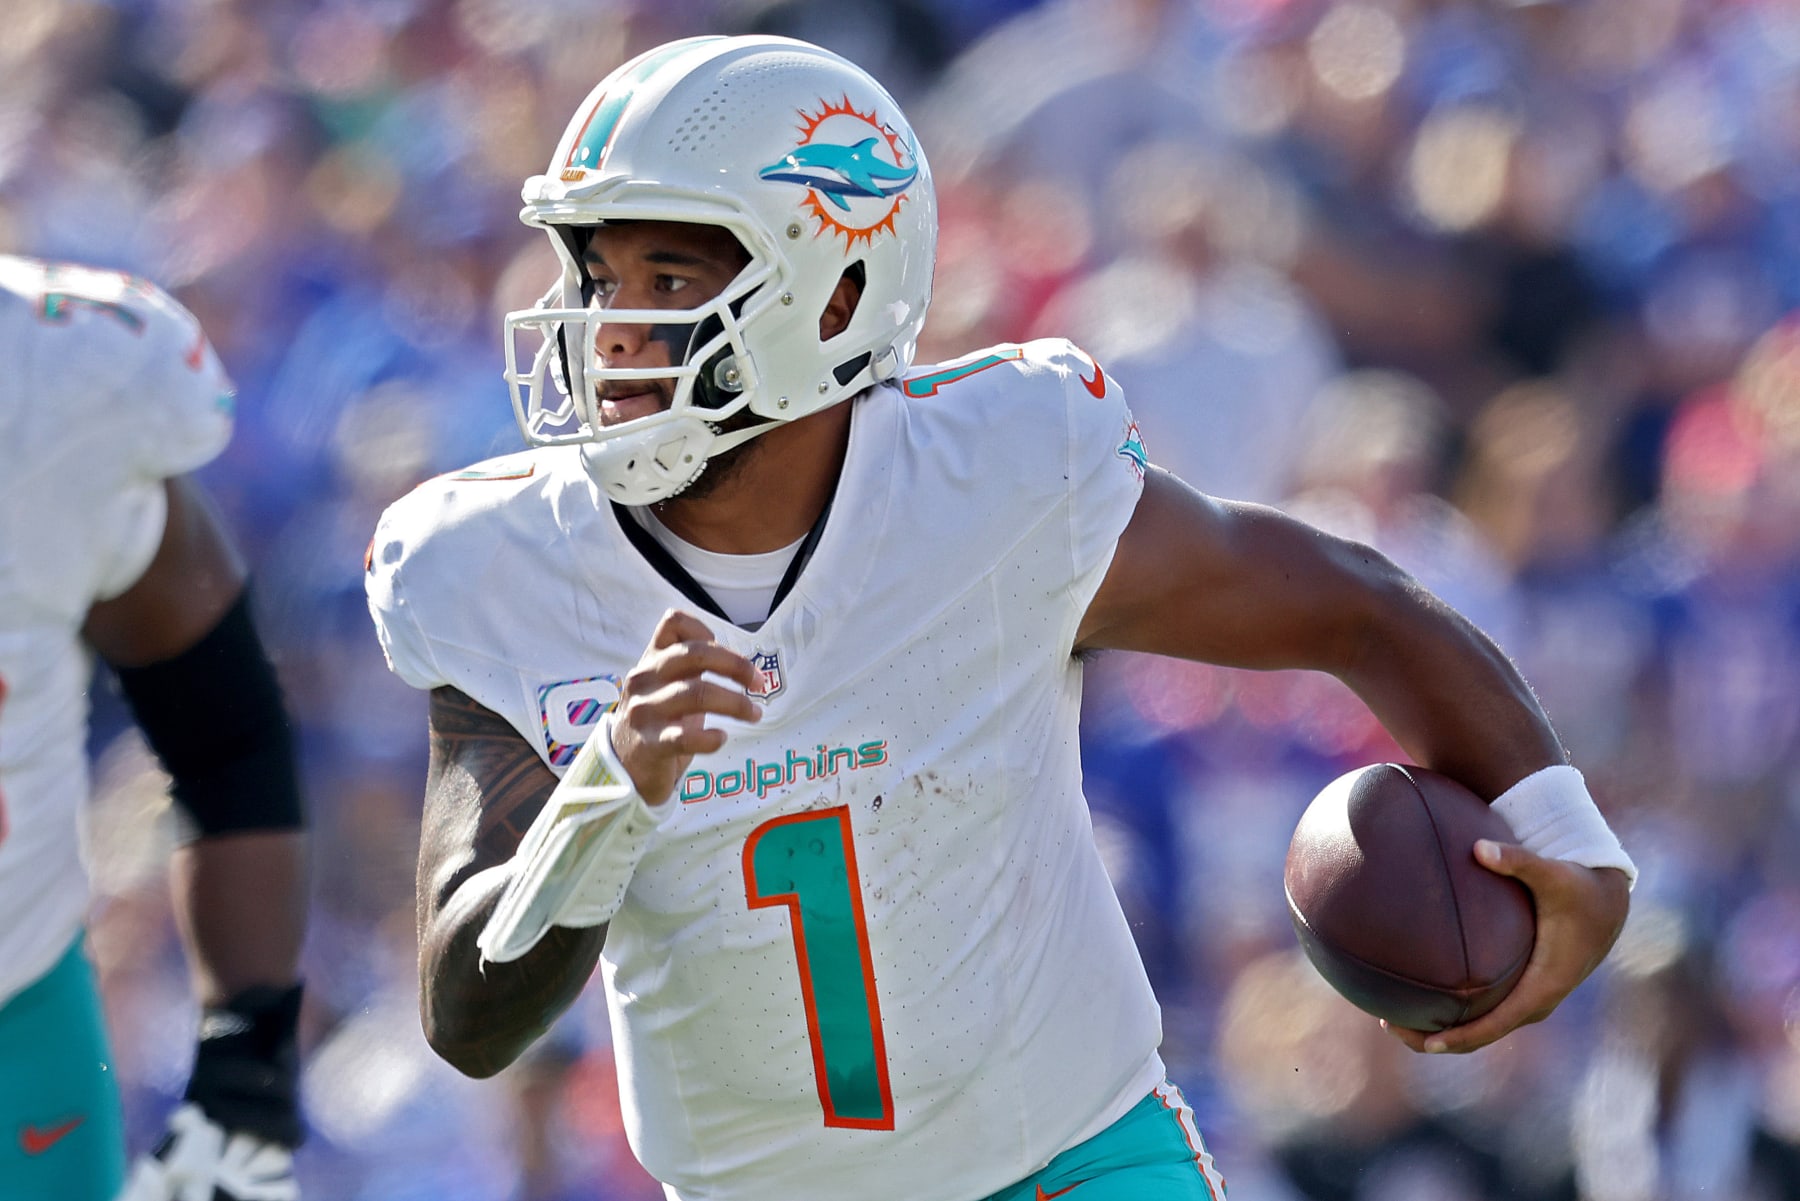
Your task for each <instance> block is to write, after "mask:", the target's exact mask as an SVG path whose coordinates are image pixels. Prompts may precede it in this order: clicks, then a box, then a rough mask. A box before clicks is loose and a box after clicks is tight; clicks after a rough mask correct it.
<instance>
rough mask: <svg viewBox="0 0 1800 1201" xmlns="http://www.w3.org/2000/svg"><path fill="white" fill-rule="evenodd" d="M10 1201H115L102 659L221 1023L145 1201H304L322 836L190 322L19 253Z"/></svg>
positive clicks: (8, 466) (3, 452) (1, 310)
mask: <svg viewBox="0 0 1800 1201" xmlns="http://www.w3.org/2000/svg"><path fill="white" fill-rule="evenodd" d="M0 360H3V361H4V362H5V364H6V369H5V371H4V372H0V492H3V493H4V497H5V501H4V505H0V514H4V521H5V525H4V530H3V532H0V689H3V690H4V694H3V697H0V806H3V807H4V808H3V810H0V812H3V814H4V824H3V826H0V914H4V916H5V925H4V929H3V930H0V951H3V953H0V1199H4V1201H27V1199H29V1201H44V1199H47V1198H55V1199H56V1201H113V1198H114V1197H115V1196H118V1195H121V1194H120V1189H121V1187H122V1186H125V1185H126V1180H125V1147H124V1142H123V1129H122V1118H121V1113H120V1101H119V1094H118V1087H117V1081H116V1079H115V1076H114V1073H113V1072H112V1071H111V1064H110V1059H111V1055H110V1051H109V1050H108V1047H107V1041H106V1034H105V1031H104V1029H103V1026H102V1022H101V1009H100V999H99V995H98V993H97V991H96V986H95V980H94V974H93V970H92V968H91V966H90V964H89V962H88V957H87V952H86V948H85V946H84V942H83V937H82V923H83V919H84V916H85V911H86V908H87V904H88V890H87V883H86V877H85V874H84V871H83V868H82V863H81V858H80V847H79V837H78V830H77V826H78V822H79V821H81V820H82V819H83V814H82V809H83V807H84V805H85V804H86V802H87V799H88V765H87V762H86V736H87V719H88V699H87V687H88V683H89V680H90V677H91V673H92V665H93V659H92V653H91V652H94V651H97V652H98V653H99V655H100V657H101V658H103V659H104V660H105V661H106V662H107V663H108V664H110V665H111V666H112V667H113V668H114V669H115V670H116V671H117V673H118V677H119V682H120V684H121V687H122V690H123V692H124V694H125V697H126V699H127V701H128V702H129V703H130V706H131V709H132V712H133V714H134V716H135V717H136V718H137V721H138V723H139V725H140V726H141V727H142V728H143V731H144V734H145V736H146V738H147V740H148V741H149V744H150V746H151V747H152V749H154V750H155V751H156V753H157V755H158V756H159V757H160V758H161V760H162V762H163V764H164V766H165V767H166V768H167V769H168V771H169V774H170V775H171V777H173V780H174V796H175V800H176V802H177V804H178V807H179V809H180V812H181V814H182V816H183V820H184V827H185V829H184V833H185V834H186V835H187V838H186V839H185V840H184V842H183V843H182V845H181V846H180V848H179V849H178V850H177V851H176V853H175V858H174V863H173V880H174V893H175V899H176V918H177V921H178V923H179V926H180V929H181V932H182V935H183V937H184V939H185V941H186V944H187V948H188V952H189V963H190V968H191V975H192V978H193V982H194V987H195V989H196V992H197V995H198V998H199V1000H200V1001H201V1003H202V1005H203V1006H204V1019H203V1021H202V1023H201V1027H200V1038H199V1047H198V1051H197V1053H196V1057H195V1063H194V1070H193V1074H192V1077H191V1078H190V1081H189V1084H188V1087H187V1091H186V1098H185V1101H184V1103H183V1105H182V1106H181V1107H180V1108H179V1109H177V1110H176V1112H175V1113H174V1115H173V1116H172V1117H171V1119H170V1123H169V1133H168V1135H167V1136H166V1138H165V1139H164V1140H163V1142H162V1144H161V1146H159V1147H158V1149H157V1152H156V1154H155V1156H153V1157H146V1158H145V1159H144V1160H143V1161H141V1162H140V1164H139V1165H138V1166H137V1168H136V1169H135V1171H134V1172H133V1174H132V1176H131V1179H130V1183H129V1186H128V1187H126V1192H125V1193H124V1194H123V1195H124V1196H126V1197H129V1198H130V1201H164V1199H169V1201H221V1199H223V1201H285V1199H290V1198H294V1197H296V1196H297V1195H298V1193H297V1190H296V1188H295V1185H294V1182H293V1174H292V1168H291V1155H290V1154H289V1148H291V1147H292V1146H294V1145H295V1144H297V1143H298V1142H299V1141H300V1134H301V1130H300V1119H299V1113H298V1108H297V1100H296V1082H297V1067H298V1065H297V1060H296V1054H295V1038H294V1036H295V1023H296V1020H297V1017H298V1013H299V1006H300V984H299V982H298V978H297V975H296V967H297V959H298V954H299V948H300V941H301V934H302V928H303V921H304V880H303V863H302V856H303V850H304V834H303V832H302V813H301V804H300V794H299V790H298V787H297V784H296V779H295V773H294V763H293V752H292V747H291V744H290V734H289V730H288V724H287V718H286V716H285V714H284V712H283V708H282V702H281V696H280V693H279V690H278V688H277V685H276V681H275V678H274V673H273V670H272V668H271V667H270V665H269V662H268V660H267V658H266V657H265V655H264V654H263V651H262V648H261V646H260V644H259V643H258V641H257V637H256V634H255V631H254V630H253V629H252V627H251V624H250V616H249V609H248V605H247V602H246V598H245V592H244V568H243V565H242V563H241V562H240V561H239V559H238V557H237V554H236V552H235V550H234V549H233V547H232V546H231V544H230V542H229V541H228V539H227V537H226V535H225V532H224V530H223V529H222V527H221V526H220V524H219V521H218V518H217V517H216V516H215V515H214V513H213V511H212V510H211V509H210V508H209V507H208V504H207V502H206V500H205V498H204V497H203V495H202V494H201V492H200V490H199V489H198V487H197V486H196V485H195V484H194V483H193V482H192V481H190V480H188V479H187V478H185V476H184V474H183V473H185V472H188V471H191V470H192V469H194V468H196V467H199V466H200V465H201V464H203V463H205V462H207V461H208V460H209V459H211V458H212V457H213V456H214V455H216V454H218V453H219V451H220V450H221V449H222V448H223V447H224V445H225V443H226V440H227V439H228V437H229V436H230V432H231V402H232V388H231V383H230V381H229V380H227V379H226V377H225V375H224V372H223V371H222V370H221V368H220V366H219V362H218V360H217V358H216V356H215V355H214V354H213V352H212V349H211V347H210V346H209V345H208V344H207V342H206V339H205V337H204V336H203V335H202V333H201V331H200V329H199V328H198V326H197V325H196V323H195V321H194V319H193V318H192V317H191V316H190V315H189V314H188V313H187V312H186V311H185V310H184V309H182V308H181V306H180V305H178V304H176V303H175V302H174V301H173V300H171V299H170V298H169V297H168V296H167V295H165V294H164V293H163V292H161V291H159V290H158V289H156V288H154V287H152V286H151V285H149V284H146V283H144V282H142V281H140V280H136V279H132V278H130V277H128V276H123V275H120V274H117V273H114V272H107V271H96V270H91V269H88V268H83V267H77V266H72V265H66V264H50V263H43V262H37V261H34V260H29V259H23V258H14V257H0Z"/></svg>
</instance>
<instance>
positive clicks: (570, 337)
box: [506, 225, 777, 505]
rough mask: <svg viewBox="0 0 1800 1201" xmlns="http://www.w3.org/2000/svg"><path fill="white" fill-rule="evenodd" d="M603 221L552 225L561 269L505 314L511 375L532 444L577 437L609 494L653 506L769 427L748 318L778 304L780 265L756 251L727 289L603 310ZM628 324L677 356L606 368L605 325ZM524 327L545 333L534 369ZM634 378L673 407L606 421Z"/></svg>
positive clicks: (517, 406) (572, 440) (523, 426)
mask: <svg viewBox="0 0 1800 1201" xmlns="http://www.w3.org/2000/svg"><path fill="white" fill-rule="evenodd" d="M594 228H595V227H594V226H592V225H585V226H576V225H564V226H555V227H552V229H551V233H552V235H553V239H554V240H555V242H556V244H557V246H558V254H559V257H560V258H561V259H562V262H563V278H562V280H561V281H559V283H558V284H557V285H556V286H555V287H553V288H551V290H550V291H549V292H548V293H547V294H546V295H545V296H544V297H543V298H542V299H541V300H539V302H538V305H537V307H536V308H533V309H530V310H526V311H524V312H519V313H512V314H509V315H508V317H507V330H508V337H507V341H506V351H507V380H508V383H509V384H510V386H511V390H512V398H513V408H514V414H515V416H516V417H517V418H518V420H519V426H520V429H521V431H522V432H523V433H524V435H525V438H526V440H527V441H528V442H529V443H531V444H532V445H534V446H558V445H567V444H580V445H581V446H582V457H583V459H584V462H585V464H586V466H587V468H588V470H589V471H590V472H591V473H593V474H594V477H595V479H596V480H597V481H598V482H600V484H601V486H602V488H603V489H604V490H605V491H606V493H607V495H608V496H609V497H611V498H612V499H613V500H616V501H618V502H619V503H621V504H632V505H635V504H648V503H651V502H652V501H657V500H664V499H667V498H669V497H671V496H674V495H677V494H678V493H679V492H681V491H682V490H683V489H684V488H686V487H687V486H688V485H689V484H691V483H693V482H694V480H696V479H697V478H699V475H700V473H701V472H702V471H703V470H704V468H705V466H706V463H707V460H708V459H709V458H711V457H712V456H714V455H718V454H721V453H723V452H725V451H727V450H730V449H731V448H732V447H734V446H738V445H741V444H742V443H744V442H745V441H748V440H749V439H750V438H752V437H754V436H756V435H757V434H759V433H762V432H764V431H765V430H766V429H768V428H769V426H770V425H771V424H772V423H771V422H769V421H766V420H760V419H754V418H752V417H751V414H750V413H749V412H748V407H749V403H750V399H751V396H752V395H753V390H754V388H755V386H756V382H757V379H756V373H755V365H754V361H753V359H752V357H751V355H750V353H749V349H748V347H747V346H746V344H745V337H744V323H745V321H746V320H747V319H751V318H753V317H754V316H755V315H756V314H757V313H759V312H760V311H761V310H762V308H764V307H765V306H766V305H767V304H768V303H772V302H773V298H772V297H770V296H768V295H767V294H766V293H765V294H764V295H762V296H759V295H758V293H759V292H762V291H763V289H764V285H765V284H767V283H768V282H769V281H770V280H771V279H773V278H774V277H775V276H776V274H777V272H776V271H775V269H774V268H773V267H772V266H771V265H769V264H768V263H767V262H766V261H764V262H759V261H758V259H757V258H756V257H755V256H754V255H752V256H750V259H749V262H747V263H746V264H745V266H744V267H743V269H742V270H740V271H739V272H738V274H737V275H736V276H735V277H734V278H733V279H732V280H731V281H730V282H729V283H728V284H726V286H725V287H724V289H723V290H721V291H720V292H719V294H718V295H716V296H714V297H712V298H710V299H708V300H705V301H703V302H701V303H698V304H696V305H694V306H692V307H690V308H681V309H661V308H655V309H616V308H606V307H604V304H603V302H600V301H597V300H596V285H595V281H594V279H593V277H592V276H591V275H590V274H589V272H588V269H587V266H586V262H585V257H584V256H585V252H586V248H587V243H588V241H589V240H590V239H591V238H592V236H593V232H594ZM620 325H642V326H645V327H646V332H645V337H646V338H647V339H648V340H651V341H655V342H660V343H661V344H663V345H664V346H665V347H666V348H667V351H668V359H669V363H670V365H669V366H666V367H662V366H653V367H609V366H607V365H606V364H605V362H604V360H603V357H602V355H601V352H600V343H601V332H602V329H603V328H604V327H616V326H620ZM526 330H530V331H532V332H533V333H534V334H535V335H536V337H537V338H538V339H539V341H538V345H537V346H536V348H535V351H533V352H532V353H531V354H530V367H529V370H528V371H526V372H521V371H520V370H519V365H520V363H521V362H522V361H524V356H522V355H521V354H520V351H521V350H522V349H524V348H523V347H521V345H520V342H519V338H520V334H521V332H522V331H526ZM637 381H645V382H650V383H653V384H655V385H656V386H657V389H658V390H659V391H661V392H662V393H663V394H664V395H665V396H666V397H667V398H668V401H669V403H668V404H667V406H666V407H664V408H663V409H662V410H661V411H659V412H656V413H651V414H646V415H643V416H639V417H634V418H631V419H629V420H626V421H623V422H618V423H615V424H612V425H607V424H605V423H604V422H603V420H602V416H601V403H602V401H603V400H604V399H605V397H606V395H607V393H608V389H609V388H616V387H617V386H618V385H620V384H629V383H632V382H637ZM740 414H741V415H742V417H740ZM746 419H749V420H746Z"/></svg>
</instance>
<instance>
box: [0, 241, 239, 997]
mask: <svg viewBox="0 0 1800 1201" xmlns="http://www.w3.org/2000/svg"><path fill="white" fill-rule="evenodd" d="M0 362H4V363H5V365H6V369H5V371H3V372H0V681H3V682H4V683H5V685H6V703H5V705H4V707H3V708H0V803H3V804H4V806H5V811H4V819H5V824H4V830H5V834H4V837H3V838H0V911H3V912H5V913H6V914H8V918H9V922H8V925H7V927H6V929H5V930H4V931H0V1000H3V999H4V998H5V997H7V996H8V995H10V994H11V993H12V992H14V991H16V990H17V989H18V988H20V987H23V986H24V985H25V984H27V983H29V982H30V981H31V980H33V979H35V978H36V976H37V975H38V974H39V973H41V972H42V971H43V970H44V969H45V968H47V967H48V966H49V965H50V964H52V963H54V962H55V960H56V958H57V957H58V956H60V955H61V954H62V953H63V952H64V951H65V950H66V949H67V947H68V944H69V940H70V939H71V938H72V937H73V936H74V933H75V930H76V929H77V927H78V926H79V923H80V921H81V917H82V914H83V912H84V911H85V909H86V905H87V886H86V881H85V877H84V873H83V869H82V865H81V860H80V847H79V838H78V833H77V820H78V816H79V814H80V812H81V807H82V805H83V804H84V803H85V802H86V800H87V758H86V739H87V717H88V708H87V704H88V702H87V687H88V681H89V677H90V674H91V660H90V657H89V654H88V651H87V649H86V647H85V645H84V644H83V642H82V641H81V628H82V625H83V623H84V622H85V621H86V619H87V614H88V611H89V609H91V608H92V606H93V605H94V603H95V602H96V601H101V600H106V599H110V598H111V597H113V596H116V595H118V594H119V593H121V592H123V591H125V590H126V589H127V588H129V587H130V586H131V585H132V584H133V583H134V582H135V581H136V580H137V578H138V577H139V576H140V575H141V574H142V573H143V571H144V568H145V567H146V566H148V565H149V562H150V560H151V557H152V556H153V555H154V554H155V553H156V549H157V547H158V545H159V544H160V543H161V541H162V535H163V527H164V524H165V522H166V520H167V507H166V500H165V496H164V492H163V481H164V479H165V478H167V477H169V476H171V475H175V474H179V473H181V472H185V471H189V470H192V469H194V468H196V467H198V466H200V465H201V464H203V463H205V462H206V461H208V460H209V459H211V458H212V457H213V456H215V455H216V454H218V453H219V451H220V450H221V449H222V448H223V447H224V445H225V443H226V440H227V439H228V438H229V437H230V433H231V396H232V389H231V383H230V381H229V380H227V379H226V377H225V374H224V372H223V370H222V369H221V368H220V365H219V362H218V359H217V358H216V356H214V354H213V352H212V350H211V348H210V347H209V346H208V345H207V344H206V341H205V339H204V338H203V337H202V336H201V334H200V330H199V327H198V325H197V323H196V322H195V320H194V318H193V317H192V316H190V315H189V314H188V312H187V311H186V310H185V309H183V308H182V307H181V306H180V305H179V304H177V303H176V302H175V301H174V300H172V299H171V298H170V297H169V296H168V295H167V294H165V293H164V292H162V291H161V290H160V289H158V288H156V287H154V286H152V285H150V284H147V283H145V282H143V281H141V280H136V279H133V278H131V277H128V276H124V275H120V274H118V273H116V272H109V271H96V270H92V269H89V268H85V267H75V266H68V265H62V264H52V263H43V262H39V261H36V260H32V259H24V258H17V257H12V256H0Z"/></svg>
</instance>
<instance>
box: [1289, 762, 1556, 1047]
mask: <svg viewBox="0 0 1800 1201" xmlns="http://www.w3.org/2000/svg"><path fill="white" fill-rule="evenodd" d="M1480 838H1492V839H1495V840H1497V841H1500V842H1511V841H1513V836H1512V831H1511V830H1510V829H1508V827H1507V825H1506V822H1505V821H1504V820H1502V819H1501V817H1500V816H1499V815H1498V814H1497V813H1495V812H1494V811H1493V810H1492V809H1490V808H1488V806H1487V804H1486V803H1485V802H1484V801H1482V799H1481V798H1480V797H1478V796H1476V795H1475V794H1474V793H1472V792H1470V791H1469V790H1468V789H1467V788H1464V787H1463V786H1462V785H1461V784H1458V783H1457V782H1456V781H1455V780H1452V779H1451V778H1450V777H1448V776H1444V775H1440V774H1438V773H1437V772H1432V771H1427V770H1425V769H1424V768H1420V767H1410V766H1402V765H1400V764H1396V763H1378V764H1374V765H1372V766H1369V767H1363V768H1358V769H1357V770H1356V771H1352V772H1349V773H1347V774H1345V775H1343V776H1340V777H1338V778H1337V779H1336V780H1333V781H1332V782H1331V783H1330V784H1328V785H1326V786H1325V788H1324V789H1323V790H1321V791H1320V793H1319V795H1318V796H1316V797H1314V798H1313V801H1312V803H1311V804H1310V805H1309V806H1307V809H1306V812H1305V813H1304V814H1303V815H1302V816H1301V818H1300V823H1299V825H1298V826H1297V827H1296V828H1295V830H1294V836H1293V840H1292V841H1291V842H1290V844H1289V846H1288V855H1287V866H1286V871H1285V878H1286V885H1287V899H1288V913H1289V915H1290V916H1291V917H1292V918H1293V920H1294V930H1295V931H1296V932H1297V933H1298V934H1299V937H1300V946H1301V948H1302V949H1303V950H1305V952H1306V956H1307V958H1308V959H1310V960H1312V963H1313V966H1314V967H1315V968H1317V969H1318V971H1319V974H1320V975H1321V976H1323V977H1324V978H1325V979H1326V980H1327V981H1329V982H1330V983H1331V985H1332V987H1334V988H1336V989H1337V991H1338V992H1340V993H1342V994H1343V995H1344V996H1345V997H1346V998H1348V999H1349V1000H1350V1001H1351V1002H1352V1003H1354V1004H1355V1005H1357V1006H1358V1007H1359V1008H1361V1009H1364V1010H1366V1011H1368V1012H1369V1013H1372V1014H1374V1015H1375V1016H1376V1017H1380V1018H1385V1019H1387V1020H1388V1021H1389V1022H1390V1023H1392V1024H1394V1025H1396V1026H1403V1027H1406V1028H1408V1029H1412V1030H1426V1031H1433V1030H1442V1029H1444V1028H1445V1027H1447V1026H1455V1025H1460V1024H1462V1023H1463V1022H1467V1021H1471V1020H1473V1019H1474V1018H1477V1017H1480V1016H1481V1015H1482V1014H1484V1013H1486V1012H1487V1011H1488V1010H1490V1009H1492V1008H1493V1007H1494V1006H1496V1005H1498V1004H1499V1003H1500V1001H1501V1000H1502V999H1503V998H1504V997H1505V996H1506V994H1507V993H1508V992H1510V991H1511V990H1512V987H1513V985H1514V984H1516V983H1517V982H1518V979H1519V976H1520V975H1521V974H1522V973H1523V972H1524V970H1525V964H1526V961H1527V960H1528V959H1530V957H1531V948H1532V946H1533V944H1534V943H1535V941H1536V938H1537V920H1536V915H1535V913H1534V912H1533V908H1532V902H1531V894H1530V892H1529V891H1528V890H1527V889H1526V888H1525V886H1524V885H1522V884H1520V883H1519V882H1518V881H1517V880H1514V879H1511V878H1510V877H1507V876H1500V875H1496V874H1495V873H1493V872H1490V871H1489V870H1488V869H1487V868H1485V867H1483V866H1481V864H1480V863H1479V862H1477V861H1476V859H1475V842H1476V840H1477V839H1480Z"/></svg>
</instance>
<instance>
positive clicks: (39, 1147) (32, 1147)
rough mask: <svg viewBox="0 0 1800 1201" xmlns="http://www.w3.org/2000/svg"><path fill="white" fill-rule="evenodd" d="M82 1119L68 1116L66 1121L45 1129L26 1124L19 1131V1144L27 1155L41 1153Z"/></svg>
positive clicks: (52, 1145) (60, 1139)
mask: <svg viewBox="0 0 1800 1201" xmlns="http://www.w3.org/2000/svg"><path fill="white" fill-rule="evenodd" d="M84 1120H85V1119H83V1118H70V1119H69V1120H68V1121H66V1122H59V1123H58V1124H57V1125H55V1126H51V1127H48V1128H46V1129H40V1128H39V1127H37V1126H27V1127H25V1128H24V1129H23V1130H21V1131H19V1146H20V1147H22V1148H24V1150H25V1154H27V1155H42V1154H43V1153H44V1152H46V1151H48V1150H49V1149H50V1148H52V1147H54V1146H56V1144H58V1143H60V1142H62V1141H63V1139H65V1138H67V1137H68V1136H69V1134H70V1133H71V1132H73V1131H74V1129H75V1127H77V1126H79V1125H81V1123H82V1122H83V1121H84Z"/></svg>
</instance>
